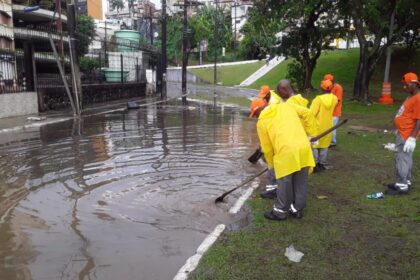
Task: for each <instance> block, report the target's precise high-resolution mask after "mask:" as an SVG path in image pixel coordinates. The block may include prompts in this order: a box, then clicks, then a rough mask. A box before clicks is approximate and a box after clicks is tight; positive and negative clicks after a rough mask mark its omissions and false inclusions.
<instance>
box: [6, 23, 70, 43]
mask: <svg viewBox="0 0 420 280" xmlns="http://www.w3.org/2000/svg"><path fill="white" fill-rule="evenodd" d="M49 34H51V36H52V39H53V40H54V41H59V40H61V35H60V34H58V33H56V32H55V30H54V31H52V30H49V29H45V30H43V29H30V28H24V27H15V28H14V36H15V38H16V39H26V40H28V39H31V40H34V39H35V40H41V41H46V40H48V36H49ZM62 36H63V41H64V42H67V43H68V41H69V39H68V36H67V34H66V33H64V32H63V35H62Z"/></svg>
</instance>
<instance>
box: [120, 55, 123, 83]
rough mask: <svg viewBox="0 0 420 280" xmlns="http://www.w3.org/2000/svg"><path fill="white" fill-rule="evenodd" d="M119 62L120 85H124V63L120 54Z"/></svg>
mask: <svg viewBox="0 0 420 280" xmlns="http://www.w3.org/2000/svg"><path fill="white" fill-rule="evenodd" d="M120 62H121V83H124V62H123V55H122V54H120Z"/></svg>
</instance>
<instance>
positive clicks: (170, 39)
mask: <svg viewBox="0 0 420 280" xmlns="http://www.w3.org/2000/svg"><path fill="white" fill-rule="evenodd" d="M166 28H167V43H166V45H167V54H168V59H169V60H175V61H178V59H180V58H181V57H182V50H181V49H182V18H181V17H179V16H178V15H173V16H169V17H167V21H166Z"/></svg>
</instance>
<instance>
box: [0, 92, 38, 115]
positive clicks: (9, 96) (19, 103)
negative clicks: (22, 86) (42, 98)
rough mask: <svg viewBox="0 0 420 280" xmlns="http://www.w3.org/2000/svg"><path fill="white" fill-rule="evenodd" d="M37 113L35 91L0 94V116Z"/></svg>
mask: <svg viewBox="0 0 420 280" xmlns="http://www.w3.org/2000/svg"><path fill="white" fill-rule="evenodd" d="M36 113H38V97H37V94H36V92H21V93H2V94H0V118H7V117H14V116H23V115H29V114H36Z"/></svg>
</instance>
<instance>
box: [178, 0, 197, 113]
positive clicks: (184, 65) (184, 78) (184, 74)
mask: <svg viewBox="0 0 420 280" xmlns="http://www.w3.org/2000/svg"><path fill="white" fill-rule="evenodd" d="M192 5H196V6H198V5H202V3H199V2H197V1H195V2H192V1H191V0H184V3H183V4H178V5H176V6H183V9H184V10H183V16H184V19H183V30H182V104H183V105H186V104H187V65H188V37H189V35H190V34H191V30H189V29H188V17H187V16H188V14H187V11H188V10H187V7H188V6H192Z"/></svg>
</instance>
